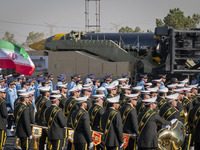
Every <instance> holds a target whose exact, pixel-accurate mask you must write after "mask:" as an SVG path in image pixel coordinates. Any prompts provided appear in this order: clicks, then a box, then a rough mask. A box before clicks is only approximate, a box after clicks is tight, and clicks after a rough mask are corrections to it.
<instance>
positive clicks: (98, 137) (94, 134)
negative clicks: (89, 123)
mask: <svg viewBox="0 0 200 150" xmlns="http://www.w3.org/2000/svg"><path fill="white" fill-rule="evenodd" d="M101 136H102V135H101V134H100V133H97V132H94V131H93V132H92V139H93V143H94V145H95V146H97V145H99V144H100V143H101Z"/></svg>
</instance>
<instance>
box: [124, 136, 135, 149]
mask: <svg viewBox="0 0 200 150" xmlns="http://www.w3.org/2000/svg"><path fill="white" fill-rule="evenodd" d="M134 147H136V139H133V138H130V139H129V142H128V146H127V147H126V149H125V150H134Z"/></svg>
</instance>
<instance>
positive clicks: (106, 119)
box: [100, 95, 124, 150]
mask: <svg viewBox="0 0 200 150" xmlns="http://www.w3.org/2000/svg"><path fill="white" fill-rule="evenodd" d="M119 98H120V96H119V95H118V96H116V97H113V98H108V99H107V101H108V109H107V110H106V111H105V113H104V114H103V115H102V117H101V120H100V129H101V130H102V131H103V133H104V135H103V142H104V143H105V147H106V149H107V150H117V149H119V148H120V149H122V148H123V145H124V142H123V128H122V119H121V115H120V112H119V111H118V108H119V106H120V104H119Z"/></svg>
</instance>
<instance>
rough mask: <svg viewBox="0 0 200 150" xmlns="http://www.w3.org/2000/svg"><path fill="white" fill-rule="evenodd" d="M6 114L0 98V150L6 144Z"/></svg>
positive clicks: (4, 102)
mask: <svg viewBox="0 0 200 150" xmlns="http://www.w3.org/2000/svg"><path fill="white" fill-rule="evenodd" d="M7 118H8V112H7V108H6V101H5V100H3V99H2V98H0V142H1V143H0V144H1V145H0V149H2V147H4V146H5V142H6V125H7Z"/></svg>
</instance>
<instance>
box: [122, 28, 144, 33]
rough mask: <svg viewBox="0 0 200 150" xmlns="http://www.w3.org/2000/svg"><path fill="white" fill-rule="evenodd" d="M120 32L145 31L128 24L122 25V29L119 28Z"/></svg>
mask: <svg viewBox="0 0 200 150" xmlns="http://www.w3.org/2000/svg"><path fill="white" fill-rule="evenodd" d="M119 32H120V33H133V32H143V31H142V30H141V29H140V27H136V28H135V29H134V30H133V29H132V28H130V27H128V26H126V27H121V29H119Z"/></svg>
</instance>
